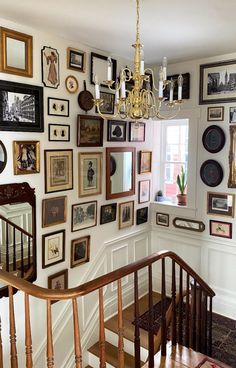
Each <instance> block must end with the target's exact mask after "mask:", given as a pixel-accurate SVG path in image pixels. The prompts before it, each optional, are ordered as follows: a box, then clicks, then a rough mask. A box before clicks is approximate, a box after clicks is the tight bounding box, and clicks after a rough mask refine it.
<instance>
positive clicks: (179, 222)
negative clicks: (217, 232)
mask: <svg viewBox="0 0 236 368" xmlns="http://www.w3.org/2000/svg"><path fill="white" fill-rule="evenodd" d="M173 225H174V226H175V227H177V228H179V229H184V230H191V231H198V232H200V233H201V232H203V231H204V230H205V225H204V223H203V222H202V221H196V220H192V219H186V218H180V217H176V218H174V220H173Z"/></svg>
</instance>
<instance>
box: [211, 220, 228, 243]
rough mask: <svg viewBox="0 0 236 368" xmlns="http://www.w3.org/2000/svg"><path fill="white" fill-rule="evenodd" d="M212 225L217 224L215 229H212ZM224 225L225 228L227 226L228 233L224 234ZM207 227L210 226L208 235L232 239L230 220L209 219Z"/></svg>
mask: <svg viewBox="0 0 236 368" xmlns="http://www.w3.org/2000/svg"><path fill="white" fill-rule="evenodd" d="M214 225H217V227H216V229H215V231H214V229H213V226H214ZM220 225H221V226H220ZM224 226H226V228H228V234H226V235H225V234H224V233H225V229H224V228H223V227H224ZM209 228H210V229H209V230H210V235H212V236H218V237H220V238H226V239H232V223H231V222H225V221H216V220H210V222H209Z"/></svg>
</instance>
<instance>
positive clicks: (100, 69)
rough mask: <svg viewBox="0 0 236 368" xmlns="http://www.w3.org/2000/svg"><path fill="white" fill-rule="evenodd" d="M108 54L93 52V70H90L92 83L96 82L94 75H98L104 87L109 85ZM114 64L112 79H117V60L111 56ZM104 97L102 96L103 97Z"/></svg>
mask: <svg viewBox="0 0 236 368" xmlns="http://www.w3.org/2000/svg"><path fill="white" fill-rule="evenodd" d="M107 59H108V57H107V56H104V55H100V54H96V53H94V52H91V70H90V83H91V84H94V76H95V75H97V77H98V78H99V84H100V86H102V87H107V88H108V85H107V84H106V83H105V82H106V80H107ZM111 64H112V72H111V73H112V80H113V81H115V80H116V65H117V62H116V60H115V59H112V58H111ZM101 98H102V97H101Z"/></svg>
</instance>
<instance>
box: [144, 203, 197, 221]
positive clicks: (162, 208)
mask: <svg viewBox="0 0 236 368" xmlns="http://www.w3.org/2000/svg"><path fill="white" fill-rule="evenodd" d="M151 209H152V210H153V211H156V212H158V211H159V212H165V213H168V214H170V215H178V216H184V217H190V218H195V217H196V211H197V210H196V208H192V207H188V206H178V205H177V204H175V203H172V202H168V201H165V202H151Z"/></svg>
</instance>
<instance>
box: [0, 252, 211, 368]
mask: <svg viewBox="0 0 236 368" xmlns="http://www.w3.org/2000/svg"><path fill="white" fill-rule="evenodd" d="M167 259H170V260H171V262H172V265H171V270H172V275H171V280H170V281H171V282H170V284H171V290H170V292H169V291H168V292H167V290H168V284H167V279H166V261H167ZM157 262H160V263H161V328H160V331H159V333H158V336H159V337H158V336H157V337H155V338H154V331H153V329H152V328H149V334H148V336H149V337H148V340H149V348H148V350H149V359H148V367H149V368H152V367H154V355H155V353H156V350H157V349H159V346H160V345H161V354H162V355H165V354H166V344H167V339H168V338H170V339H171V340H172V344H173V345H176V344H177V343H180V344H182V345H185V346H187V347H192V348H193V349H194V350H197V351H201V352H203V353H205V354H208V355H210V354H211V343H212V341H211V339H212V334H211V327H212V326H211V324H212V298H213V296H214V295H215V294H214V292H213V290H212V289H211V288H210V287H209V286H208V285H207V284H206V283H205V282H204V281H203V280H202V279H201V278H200V277H199V276H198V275H197V274H196V272H194V271H193V269H192V268H190V267H189V266H188V265H187V264H186V263H185V262H184V261H183V260H182V259H181V258H180V257H179V256H177V255H176V254H175V253H173V252H170V251H163V252H160V253H156V254H153V255H150V256H148V257H146V258H144V259H142V260H140V261H137V262H134V263H132V264H130V265H128V266H125V267H122V268H120V269H118V270H116V271H113V272H111V273H109V274H107V275H104V276H101V277H98V278H97V279H95V280H92V281H89V282H87V283H85V284H83V285H81V286H78V287H76V288H72V289H68V290H49V289H45V288H42V287H40V286H36V285H32V284H30V283H29V282H27V281H25V280H23V279H20V278H17V277H15V276H13V275H11V274H9V273H7V272H5V271H1V270H0V280H1V281H3V282H5V283H6V284H7V285H8V289H9V324H10V350H11V357H10V360H11V368H17V367H18V365H17V348H16V327H15V313H14V298H13V288H16V289H18V290H22V291H23V292H24V293H25V347H26V367H27V368H32V367H33V359H32V340H31V324H30V307H29V295H31V296H34V297H36V298H39V299H44V300H46V308H47V368H53V367H54V351H53V334H52V309H51V305H52V302H53V301H55V300H71V303H72V310H73V322H74V352H75V367H76V368H82V349H81V338H80V328H79V318H78V314H79V312H78V306H77V298H78V297H81V296H84V295H87V294H89V293H91V292H93V291H95V290H97V291H98V297H99V351H100V356H99V359H100V367H101V368H103V367H105V366H106V353H105V313H104V301H103V288H104V287H105V286H106V285H108V284H111V283H114V282H117V293H118V294H117V296H118V298H117V299H118V331H117V332H118V336H119V339H118V361H119V368H124V336H123V318H122V309H123V306H122V283H121V281H122V278H123V277H125V276H127V275H130V274H134V311H135V312H134V313H135V316H134V317H135V321H136V323H135V336H134V345H135V349H134V350H135V367H136V368H139V367H140V366H141V363H140V331H139V326H138V323H137V320H138V318H139V295H138V290H139V277H138V276H139V275H138V272H139V271H140V270H141V269H143V268H145V267H147V269H148V300H149V326H152V325H153V318H154V316H153V290H154V288H153V279H154V278H153V274H154V271H153V265H154V264H156V263H157ZM155 276H156V278H157V276H158V275H157V274H156V275H155ZM167 295H169V296H170V298H171V299H170V303H171V304H170V306H169V307H167V301H168V299H167ZM170 324H171V326H170ZM158 338H159V340H160V344H159V343H158V341H157V339H158ZM2 351H3V349H2V343H1V335H0V368H3V363H2V361H3V357H2Z"/></svg>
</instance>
